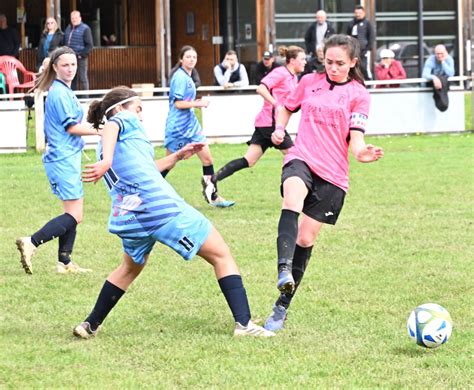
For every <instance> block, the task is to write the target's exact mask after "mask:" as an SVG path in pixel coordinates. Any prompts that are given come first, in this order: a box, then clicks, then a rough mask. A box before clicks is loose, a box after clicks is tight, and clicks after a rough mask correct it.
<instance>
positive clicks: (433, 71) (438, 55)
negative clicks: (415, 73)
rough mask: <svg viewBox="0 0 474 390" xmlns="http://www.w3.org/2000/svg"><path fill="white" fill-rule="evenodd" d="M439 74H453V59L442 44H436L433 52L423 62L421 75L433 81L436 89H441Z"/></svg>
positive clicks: (449, 75)
mask: <svg viewBox="0 0 474 390" xmlns="http://www.w3.org/2000/svg"><path fill="white" fill-rule="evenodd" d="M440 76H444V77H452V76H454V60H453V57H451V56H450V55H449V54H448V51H447V50H446V47H445V46H444V45H436V47H435V53H434V54H433V55H431V56H430V57H429V58H428V59H427V60H426V62H425V66H424V67H423V73H422V75H421V77H423V78H424V79H427V80H430V81H432V82H433V86H434V88H436V89H441V80H440Z"/></svg>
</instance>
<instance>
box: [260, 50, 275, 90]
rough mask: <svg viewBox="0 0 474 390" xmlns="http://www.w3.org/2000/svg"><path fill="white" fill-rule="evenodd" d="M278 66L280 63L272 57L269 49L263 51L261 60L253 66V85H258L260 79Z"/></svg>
mask: <svg viewBox="0 0 474 390" xmlns="http://www.w3.org/2000/svg"><path fill="white" fill-rule="evenodd" d="M279 66H281V65H280V64H279V63H277V62H276V61H275V57H273V53H272V52H271V51H266V52H265V53H263V59H262V61H260V62H259V63H258V64H257V66H256V67H255V75H254V77H255V80H254V81H255V85H260V81H262V79H263V78H264V77H265V76H266V75H267V74H268V73H270V72H271V71H272V70H273V69H275V68H278V67H279Z"/></svg>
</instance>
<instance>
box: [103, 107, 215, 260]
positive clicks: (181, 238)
mask: <svg viewBox="0 0 474 390" xmlns="http://www.w3.org/2000/svg"><path fill="white" fill-rule="evenodd" d="M109 121H113V122H115V123H116V124H117V125H118V126H119V135H118V140H117V144H116V146H115V151H114V156H113V163H112V167H111V168H110V169H109V171H108V172H107V173H106V174H105V175H104V179H105V183H106V185H107V187H108V189H109V194H110V197H111V198H112V209H111V212H110V217H109V231H110V232H111V233H114V234H117V235H118V236H120V237H121V238H122V239H123V245H124V250H125V252H126V253H127V254H129V255H130V256H131V257H132V259H133V260H134V261H135V262H137V263H139V264H142V263H143V256H144V255H146V254H147V253H149V252H150V251H151V248H152V247H153V245H152V244H153V243H154V241H160V242H162V243H164V244H166V245H168V246H170V247H171V248H172V249H174V250H175V251H177V252H178V253H180V254H181V255H182V256H183V257H184V258H186V259H188V258H191V257H192V256H194V254H195V253H196V252H197V251H198V250H199V248H200V246H201V245H202V243H203V242H204V241H205V240H206V239H207V236H208V235H209V232H210V223H209V222H208V221H207V220H206V218H205V217H204V216H202V214H200V213H198V212H197V211H196V210H194V209H193V208H192V207H190V206H189V205H188V204H187V203H186V202H185V201H184V200H183V199H182V198H181V197H180V196H179V195H178V194H177V193H176V191H175V190H174V189H173V187H171V185H170V184H169V183H168V182H167V181H166V180H165V179H163V177H162V176H161V174H160V172H159V171H158V169H157V167H156V163H155V160H154V150H153V146H152V144H151V143H150V141H149V140H148V138H147V136H146V133H145V129H144V128H143V125H142V123H141V122H140V121H139V119H138V117H137V115H136V114H134V113H132V112H129V111H121V112H119V113H117V114H116V115H114V116H113V117H112V118H110V119H109ZM101 155H102V145H101V144H99V147H98V158H99V159H100V158H101ZM190 213H194V214H192V215H193V218H194V221H195V222H196V223H195V224H194V225H195V227H196V226H203V225H199V222H201V223H204V228H203V229H200V230H201V231H200V232H199V234H198V235H199V238H191V239H190V240H191V241H190V242H191V244H192V245H191V244H189V242H188V241H187V240H188V238H189V237H190V236H192V232H189V231H188V232H186V234H185V233H183V231H182V229H180V225H179V224H178V225H176V221H179V220H180V218H183V217H186V215H189V214H190ZM196 213H197V214H196ZM192 225H193V224H191V226H192ZM170 226H173V228H170ZM195 227H194V228H195ZM194 228H193V229H194Z"/></svg>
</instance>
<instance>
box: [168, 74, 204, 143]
mask: <svg viewBox="0 0 474 390" xmlns="http://www.w3.org/2000/svg"><path fill="white" fill-rule="evenodd" d="M194 99H196V86H195V85H194V81H193V79H192V78H191V76H189V75H188V74H187V73H186V71H185V70H184V69H183V68H179V69H178V70H177V71H176V72H175V73H174V75H173V77H172V78H171V84H170V94H169V112H168V117H167V118H166V131H165V137H172V138H191V137H192V136H193V135H194V134H196V133H199V132H201V125H200V124H199V121H198V120H197V117H196V115H195V114H194V109H192V108H187V109H185V110H180V109H178V108H176V106H175V105H174V103H175V102H176V101H177V100H184V101H188V102H189V101H193V100H194Z"/></svg>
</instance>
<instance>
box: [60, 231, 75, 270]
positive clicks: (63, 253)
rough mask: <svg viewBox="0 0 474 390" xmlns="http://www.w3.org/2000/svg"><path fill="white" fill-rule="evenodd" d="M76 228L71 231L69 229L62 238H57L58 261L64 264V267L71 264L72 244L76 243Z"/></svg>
mask: <svg viewBox="0 0 474 390" xmlns="http://www.w3.org/2000/svg"><path fill="white" fill-rule="evenodd" d="M76 232H77V230H76V226H74V228H73V229H69V230H68V231H67V232H66V233H64V234H63V235H62V236H59V248H58V261H60V262H61V263H64V265H66V264H69V263H70V262H71V254H72V250H73V248H74V242H75V241H76Z"/></svg>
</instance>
